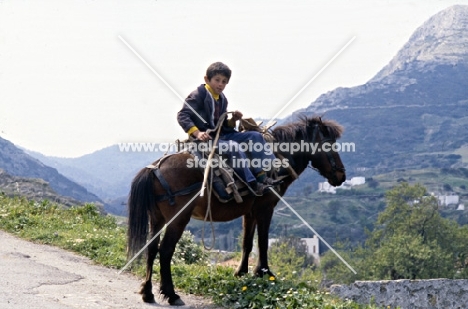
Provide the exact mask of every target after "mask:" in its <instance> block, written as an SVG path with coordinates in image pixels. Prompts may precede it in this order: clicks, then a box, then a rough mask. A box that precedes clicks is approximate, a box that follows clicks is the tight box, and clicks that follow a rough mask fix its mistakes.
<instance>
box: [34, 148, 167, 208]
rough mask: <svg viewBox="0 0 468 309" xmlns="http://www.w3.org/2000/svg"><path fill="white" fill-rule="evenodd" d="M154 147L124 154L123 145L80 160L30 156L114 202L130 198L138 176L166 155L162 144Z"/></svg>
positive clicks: (36, 154) (99, 151)
mask: <svg viewBox="0 0 468 309" xmlns="http://www.w3.org/2000/svg"><path fill="white" fill-rule="evenodd" d="M153 146H154V150H153V151H144V150H140V151H125V150H122V151H121V148H120V147H119V145H113V146H109V147H106V148H104V149H101V150H98V151H95V152H93V153H91V154H87V155H84V156H81V157H79V158H59V157H48V156H44V155H42V154H40V153H37V152H32V151H27V153H28V154H30V155H31V156H33V157H35V158H36V159H38V160H40V161H41V162H43V163H45V164H47V165H49V166H52V167H54V168H56V169H57V170H58V171H59V172H60V173H61V174H63V175H65V176H66V177H68V178H70V179H72V180H73V181H76V182H77V183H79V184H80V185H82V186H84V187H86V188H87V189H88V190H89V191H91V192H93V193H94V194H96V195H98V196H99V197H100V198H101V199H103V200H106V202H110V200H113V199H116V198H119V199H120V197H122V196H126V195H127V194H128V192H129V190H130V183H131V181H132V179H133V177H135V175H136V173H137V172H138V171H139V170H140V169H141V168H143V167H145V166H146V165H148V164H150V163H152V162H154V161H156V159H158V158H160V157H161V156H162V155H163V154H164V153H163V151H158V147H159V145H153ZM118 204H120V202H119V203H118Z"/></svg>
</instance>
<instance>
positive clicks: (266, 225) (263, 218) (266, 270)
mask: <svg viewBox="0 0 468 309" xmlns="http://www.w3.org/2000/svg"><path fill="white" fill-rule="evenodd" d="M260 207H262V208H261V211H260V212H258V213H257V214H256V217H257V232H258V260H257V266H256V267H255V270H254V273H255V274H256V275H257V276H265V275H268V276H274V274H273V273H272V272H271V271H270V267H269V266H268V234H269V230H270V223H271V218H272V217H273V207H268V206H265V205H263V206H260Z"/></svg>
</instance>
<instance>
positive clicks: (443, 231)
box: [365, 182, 468, 279]
mask: <svg viewBox="0 0 468 309" xmlns="http://www.w3.org/2000/svg"><path fill="white" fill-rule="evenodd" d="M386 198H387V207H386V209H385V210H384V211H383V212H382V213H380V215H379V217H378V219H377V223H376V226H375V229H374V231H373V232H372V233H371V234H370V237H369V238H368V240H367V241H366V246H367V249H368V251H369V255H368V256H367V258H366V259H365V263H366V264H367V265H368V267H367V270H368V273H367V275H368V276H369V277H370V278H372V279H428V278H440V277H445V278H453V277H455V275H456V273H457V269H456V267H455V265H456V263H457V260H458V259H459V257H460V256H461V255H462V254H466V253H465V252H467V249H466V247H465V246H464V243H466V240H467V238H466V236H467V235H468V234H466V233H462V232H461V230H460V231H459V229H460V227H459V226H458V224H456V222H454V221H450V220H447V219H444V218H442V216H441V215H440V214H439V211H438V202H437V199H436V198H435V197H434V196H428V195H427V191H426V189H425V188H424V187H423V186H421V185H419V184H416V185H414V186H410V185H409V184H408V183H406V182H404V183H401V184H400V185H398V186H397V187H395V188H394V189H393V190H390V191H389V192H387V195H386Z"/></svg>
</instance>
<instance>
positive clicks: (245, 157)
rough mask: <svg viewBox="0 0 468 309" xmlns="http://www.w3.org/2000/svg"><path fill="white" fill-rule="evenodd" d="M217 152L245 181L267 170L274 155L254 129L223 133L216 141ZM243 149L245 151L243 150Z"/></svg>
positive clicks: (253, 178) (252, 179)
mask: <svg viewBox="0 0 468 309" xmlns="http://www.w3.org/2000/svg"><path fill="white" fill-rule="evenodd" d="M218 147H219V153H220V154H221V155H223V156H225V157H227V158H228V160H229V161H230V163H231V166H232V167H233V169H234V171H235V172H236V173H237V174H238V175H239V176H240V177H242V178H243V179H244V180H245V181H247V182H251V181H255V179H256V177H255V176H256V175H258V174H259V173H260V172H262V171H268V170H269V169H270V168H271V166H268V162H269V164H271V162H272V160H273V159H275V158H276V157H275V155H274V154H273V152H272V151H271V150H270V149H269V148H268V145H267V144H266V142H265V139H264V138H263V136H262V134H261V133H259V132H256V131H246V132H232V133H227V134H223V135H221V136H220V138H219V141H218ZM244 150H245V151H244Z"/></svg>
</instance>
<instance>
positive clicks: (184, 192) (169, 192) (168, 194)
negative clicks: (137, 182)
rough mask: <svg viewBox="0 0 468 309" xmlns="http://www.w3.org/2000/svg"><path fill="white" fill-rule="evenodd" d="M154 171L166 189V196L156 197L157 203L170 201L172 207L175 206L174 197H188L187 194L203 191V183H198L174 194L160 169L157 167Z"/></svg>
mask: <svg viewBox="0 0 468 309" xmlns="http://www.w3.org/2000/svg"><path fill="white" fill-rule="evenodd" d="M153 171H154V175H155V176H156V178H158V180H159V183H161V186H162V187H163V188H164V190H166V194H164V195H156V201H157V202H161V201H165V200H169V204H170V205H171V206H172V205H174V204H175V201H174V197H176V196H180V195H187V194H190V193H192V192H194V191H197V190H200V189H201V186H202V183H201V182H196V183H194V184H192V185H190V186H188V187H186V188H183V189H180V190H177V191H175V192H172V190H171V187H170V186H169V183H168V182H167V181H166V179H165V178H164V177H163V175H162V174H161V171H160V170H159V168H157V167H156V168H154V169H153Z"/></svg>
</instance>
